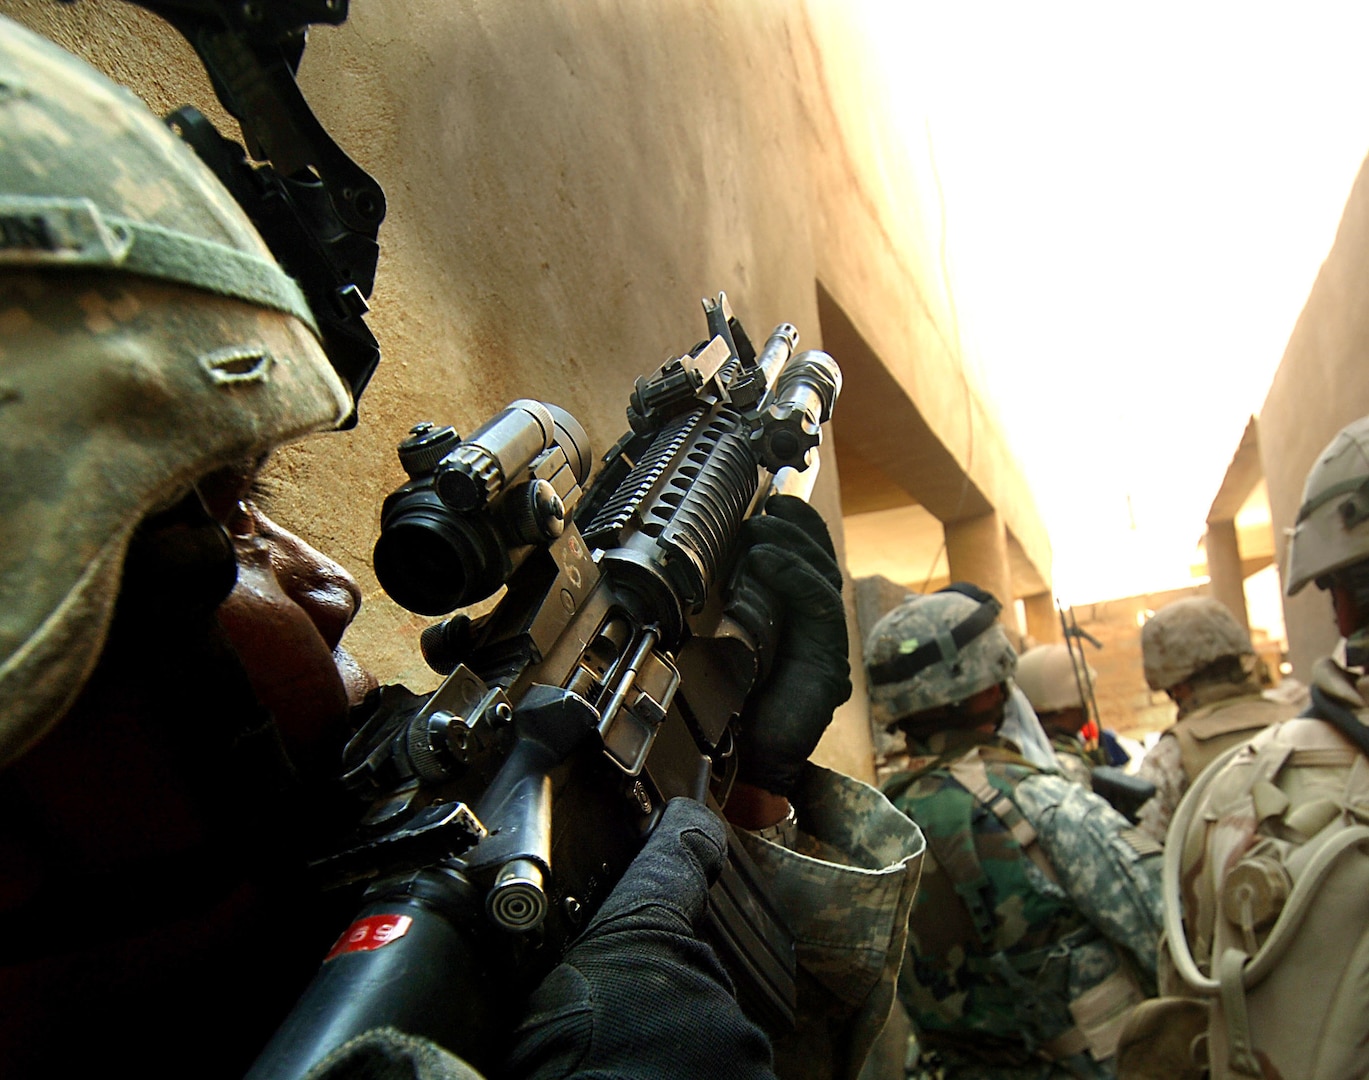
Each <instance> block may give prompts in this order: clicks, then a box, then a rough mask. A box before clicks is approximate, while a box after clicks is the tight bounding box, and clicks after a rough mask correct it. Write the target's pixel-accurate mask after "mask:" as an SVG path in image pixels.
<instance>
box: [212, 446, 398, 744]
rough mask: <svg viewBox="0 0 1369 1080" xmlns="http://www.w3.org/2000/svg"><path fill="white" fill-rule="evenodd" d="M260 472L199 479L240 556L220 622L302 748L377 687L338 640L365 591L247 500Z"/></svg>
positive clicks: (260, 693) (252, 466)
mask: <svg viewBox="0 0 1369 1080" xmlns="http://www.w3.org/2000/svg"><path fill="white" fill-rule="evenodd" d="M256 473H257V463H247V464H244V465H243V466H241V467H237V468H232V469H225V470H221V471H219V472H217V473H214V474H213V475H211V476H210V477H207V478H206V479H205V480H204V481H202V482H201V483H200V484H199V485H198V487H199V490H200V495H201V497H202V498H203V499H204V501H205V505H206V506H207V507H208V508H209V511H210V513H211V514H213V515H214V516H215V517H216V518H217V519H218V521H219V522H220V523H222V524H223V526H224V527H225V528H226V529H227V531H228V534H229V536H230V538H231V539H232V542H233V549H234V553H235V554H236V556H237V563H238V578H237V583H236V584H235V585H234V587H233V591H232V592H231V593H230V594H229V596H228V598H227V599H226V600H225V601H224V602H223V604H222V605H221V606H220V608H219V622H220V624H221V625H222V626H223V627H224V630H225V631H226V632H227V633H228V635H229V637H230V639H231V640H232V642H233V646H234V648H235V649H236V651H237V653H238V656H239V658H240V659H241V660H242V663H243V667H244V668H245V670H246V672H247V675H248V678H249V679H250V681H251V683H252V688H253V690H254V691H256V694H257V697H258V698H259V699H260V700H261V702H262V704H264V705H265V706H266V707H267V708H269V709H270V710H271V712H272V714H273V715H274V716H275V717H276V720H277V723H278V724H279V725H280V726H281V729H282V733H283V734H284V735H285V737H286V739H287V743H295V744H302V745H305V746H307V745H310V744H312V743H314V742H315V741H316V740H317V739H318V738H320V737H322V736H323V735H324V734H325V733H326V732H327V731H328V730H329V729H330V728H332V727H333V726H334V725H336V724H338V723H340V722H341V720H342V719H343V718H344V716H345V714H346V711H347V709H348V707H349V705H351V704H355V703H356V702H357V701H359V700H360V699H361V697H362V696H363V695H364V694H365V693H366V691H367V690H368V689H370V688H371V687H372V686H374V685H375V681H374V680H373V679H372V678H371V677H370V676H369V675H368V674H367V673H366V672H364V671H363V670H362V668H361V667H360V666H359V665H358V664H357V663H356V661H355V660H353V658H352V657H351V656H350V654H348V653H347V651H346V650H345V649H343V648H342V647H341V645H340V644H339V643H340V641H341V639H342V633H343V631H344V630H346V628H347V626H348V625H349V624H350V623H351V621H352V619H353V618H354V617H355V615H356V613H357V609H358V608H359V607H360V605H361V590H360V588H359V587H358V586H357V583H356V581H355V580H354V579H353V578H352V576H351V575H350V574H348V573H347V571H346V570H344V569H343V568H342V567H341V566H339V565H338V564H337V563H336V562H334V561H333V560H332V559H330V558H328V557H327V556H326V555H324V554H323V553H322V552H320V551H318V550H316V549H315V548H313V547H311V546H310V545H309V544H307V543H305V542H304V541H303V540H301V539H300V538H299V537H298V536H295V535H294V534H293V533H291V532H289V531H288V530H286V529H284V528H282V527H281V526H280V525H278V524H276V523H275V522H274V521H272V520H271V519H270V518H269V517H268V516H267V515H266V514H265V513H264V512H263V511H262V510H261V508H260V507H259V506H258V505H257V504H256V502H255V500H254V497H253V485H254V483H255V480H256ZM290 749H297V747H296V746H290Z"/></svg>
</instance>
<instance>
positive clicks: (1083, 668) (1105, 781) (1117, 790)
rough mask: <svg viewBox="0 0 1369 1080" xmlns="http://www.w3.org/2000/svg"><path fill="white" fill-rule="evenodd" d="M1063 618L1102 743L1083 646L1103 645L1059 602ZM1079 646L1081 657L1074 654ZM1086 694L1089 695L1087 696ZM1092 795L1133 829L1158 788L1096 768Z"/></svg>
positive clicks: (1076, 674)
mask: <svg viewBox="0 0 1369 1080" xmlns="http://www.w3.org/2000/svg"><path fill="white" fill-rule="evenodd" d="M1055 607H1056V611H1058V612H1059V614H1060V631H1061V633H1062V634H1063V635H1064V638H1065V648H1066V649H1068V650H1069V654H1070V666H1071V667H1073V668H1074V681H1075V685H1076V686H1077V687H1078V688H1079V700H1080V701H1081V702H1083V703H1084V712H1085V714H1086V715H1087V716H1088V717H1089V718H1090V719H1091V720H1092V721H1093V725H1094V727H1095V728H1097V730H1098V738H1099V740H1100V742H1101V740H1102V736H1103V718H1102V716H1101V714H1100V713H1099V712H1098V699H1097V697H1095V696H1094V692H1093V676H1092V674H1090V672H1089V665H1088V660H1087V659H1086V658H1085V656H1084V642H1085V641H1087V642H1088V643H1089V644H1090V645H1092V646H1093V647H1094V648H1095V649H1101V648H1102V647H1103V643H1102V642H1101V641H1099V640H1098V639H1097V638H1096V637H1094V636H1093V635H1092V634H1090V633H1089V632H1088V631H1087V630H1085V629H1083V628H1082V627H1081V626H1080V625H1079V620H1078V618H1076V617H1075V614H1074V608H1073V607H1071V608H1070V612H1069V620H1068V621H1066V619H1065V608H1064V605H1063V604H1061V603H1060V602H1059V601H1058V600H1057V601H1056V604H1055ZM1076 644H1077V646H1078V650H1079V651H1078V654H1077V655H1076V653H1075V647H1076ZM1086 691H1087V692H1086ZM1091 778H1092V783H1093V792H1094V794H1095V795H1101V796H1102V797H1103V798H1104V799H1106V800H1107V802H1108V804H1109V805H1110V806H1112V808H1113V809H1114V810H1116V811H1117V812H1118V813H1120V814H1121V815H1122V816H1123V817H1125V818H1126V819H1127V820H1128V821H1130V822H1131V823H1132V824H1133V825H1135V824H1136V822H1137V821H1138V820H1139V813H1140V810H1141V807H1142V806H1144V805H1145V804H1146V803H1148V802H1149V801H1150V800H1151V799H1152V798H1154V796H1155V785H1154V784H1152V783H1151V782H1150V781H1149V780H1144V779H1142V778H1141V777H1139V776H1132V775H1130V774H1129V773H1127V772H1126V771H1125V770H1123V769H1119V768H1117V767H1116V766H1115V765H1097V766H1095V767H1094V768H1093V769H1092V770H1091Z"/></svg>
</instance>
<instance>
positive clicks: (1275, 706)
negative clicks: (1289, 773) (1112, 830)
mask: <svg viewBox="0 0 1369 1080" xmlns="http://www.w3.org/2000/svg"><path fill="white" fill-rule="evenodd" d="M1141 654H1142V659H1143V662H1144V666H1145V674H1146V682H1147V683H1148V684H1149V685H1150V688H1151V689H1152V690H1163V691H1165V692H1166V693H1167V694H1168V695H1169V696H1170V698H1171V699H1172V700H1173V701H1174V703H1175V704H1176V705H1177V706H1178V707H1179V715H1178V719H1177V720H1176V722H1175V724H1174V726H1173V727H1171V728H1169V729H1168V730H1167V731H1165V733H1164V734H1163V735H1161V736H1160V741H1159V742H1157V743H1156V744H1155V746H1154V747H1152V748H1151V750H1150V752H1149V753H1148V754H1146V756H1145V760H1144V761H1142V762H1141V769H1140V775H1141V777H1142V779H1145V780H1149V781H1150V782H1151V783H1152V784H1154V785H1155V789H1156V790H1155V797H1154V798H1153V799H1151V800H1150V801H1149V802H1147V803H1146V804H1145V806H1143V807H1142V808H1141V815H1140V825H1141V828H1142V829H1144V830H1145V831H1146V833H1147V834H1148V835H1149V836H1150V837H1151V838H1152V839H1154V840H1155V841H1156V842H1157V843H1161V844H1163V843H1164V842H1165V833H1166V832H1167V831H1168V829H1169V821H1170V818H1171V817H1172V816H1173V814H1174V808H1175V807H1176V806H1178V805H1179V800H1180V799H1181V798H1182V797H1183V794H1184V792H1185V791H1187V790H1188V785H1189V784H1190V783H1192V782H1193V780H1194V778H1195V777H1197V775H1198V774H1199V773H1200V772H1202V771H1203V769H1205V768H1206V767H1207V766H1208V765H1210V764H1211V763H1212V762H1213V761H1215V760H1216V759H1217V757H1218V756H1220V755H1221V753H1222V751H1224V750H1228V749H1230V748H1231V747H1232V746H1235V745H1237V744H1238V743H1242V742H1245V741H1246V740H1247V739H1249V738H1250V737H1251V736H1252V735H1254V734H1255V733H1256V732H1257V731H1261V730H1263V729H1264V728H1266V727H1268V726H1269V725H1270V724H1272V723H1274V722H1276V721H1278V720H1284V719H1287V718H1288V717H1290V716H1293V715H1294V714H1295V713H1296V711H1297V710H1296V709H1295V708H1294V707H1293V706H1291V705H1287V704H1284V703H1281V702H1276V701H1271V700H1269V699H1268V698H1266V697H1265V696H1264V695H1263V693H1262V688H1261V686H1260V683H1259V679H1258V678H1257V677H1256V675H1255V648H1254V646H1253V645H1251V643H1250V635H1249V634H1248V633H1246V631H1245V628H1244V627H1242V626H1241V624H1240V623H1238V622H1237V621H1236V617H1235V616H1234V615H1232V614H1231V612H1230V611H1228V610H1227V608H1226V605H1224V604H1222V603H1221V602H1220V601H1218V600H1214V599H1212V598H1211V597H1208V596H1195V597H1189V598H1187V599H1184V600H1176V601H1175V602H1174V603H1172V604H1168V605H1166V606H1165V607H1163V608H1161V609H1160V610H1159V611H1158V612H1156V613H1155V615H1154V617H1153V618H1151V619H1150V621H1149V622H1147V623H1146V624H1145V626H1144V627H1142V628H1141Z"/></svg>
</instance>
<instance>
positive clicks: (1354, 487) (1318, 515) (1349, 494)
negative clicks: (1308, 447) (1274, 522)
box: [1287, 416, 1369, 596]
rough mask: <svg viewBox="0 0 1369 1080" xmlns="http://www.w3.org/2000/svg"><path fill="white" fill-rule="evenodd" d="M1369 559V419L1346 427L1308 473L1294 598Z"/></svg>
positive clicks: (1292, 580) (1295, 544)
mask: <svg viewBox="0 0 1369 1080" xmlns="http://www.w3.org/2000/svg"><path fill="white" fill-rule="evenodd" d="M1364 559H1369V416H1365V417H1361V418H1360V419H1359V420H1356V421H1355V422H1354V423H1353V424H1349V425H1348V426H1346V427H1345V428H1343V429H1342V430H1341V431H1340V433H1339V434H1338V435H1337V436H1336V437H1335V438H1334V439H1332V440H1331V442H1330V443H1329V444H1328V445H1327V447H1326V449H1324V450H1323V451H1322V452H1321V453H1320V454H1319V455H1318V456H1317V462H1316V464H1315V465H1313V466H1312V469H1311V471H1310V472H1309V473H1308V474H1307V484H1306V486H1305V487H1304V488H1303V493H1302V507H1301V509H1299V510H1298V522H1297V525H1296V526H1295V527H1294V529H1293V532H1292V534H1291V535H1290V536H1289V538H1288V575H1287V577H1288V595H1289V596H1293V595H1295V594H1297V593H1299V592H1301V591H1302V589H1303V588H1304V587H1305V586H1306V585H1307V583H1308V582H1309V581H1312V580H1314V579H1316V578H1319V577H1321V576H1322V575H1323V574H1330V573H1332V572H1334V571H1336V570H1343V569H1344V568H1345V567H1347V566H1350V565H1351V564H1353V563H1357V562H1360V561H1362V560H1364Z"/></svg>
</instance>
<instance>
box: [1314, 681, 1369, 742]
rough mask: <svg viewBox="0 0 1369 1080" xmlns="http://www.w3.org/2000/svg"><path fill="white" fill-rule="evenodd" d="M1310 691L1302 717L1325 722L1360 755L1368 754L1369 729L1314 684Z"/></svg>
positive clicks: (1352, 713)
mask: <svg viewBox="0 0 1369 1080" xmlns="http://www.w3.org/2000/svg"><path fill="white" fill-rule="evenodd" d="M1311 691H1312V704H1311V705H1310V706H1309V707H1308V708H1307V710H1306V711H1305V712H1304V713H1303V714H1302V715H1303V716H1309V717H1314V718H1316V719H1318V720H1325V721H1326V722H1327V723H1328V724H1330V725H1331V726H1332V727H1334V728H1335V729H1336V730H1337V731H1339V732H1340V733H1341V734H1342V735H1344V736H1345V737H1346V738H1347V739H1349V740H1350V741H1351V742H1352V743H1354V744H1355V745H1356V746H1357V747H1359V750H1360V753H1362V754H1369V728H1366V727H1365V726H1364V725H1363V724H1362V723H1360V719H1359V717H1358V716H1356V715H1355V714H1354V712H1353V711H1352V710H1350V709H1347V708H1346V707H1345V706H1344V705H1342V704H1340V702H1338V701H1335V700H1333V699H1332V698H1331V695H1330V694H1327V693H1326V692H1325V691H1324V690H1322V689H1321V687H1319V686H1317V684H1316V683H1313V684H1312V688H1311Z"/></svg>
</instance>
